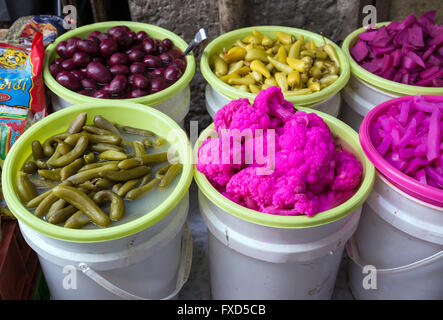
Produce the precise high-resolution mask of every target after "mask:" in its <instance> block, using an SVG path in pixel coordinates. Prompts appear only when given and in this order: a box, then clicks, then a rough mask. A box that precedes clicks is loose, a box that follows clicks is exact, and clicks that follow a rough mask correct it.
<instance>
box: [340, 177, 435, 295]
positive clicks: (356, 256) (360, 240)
mask: <svg viewBox="0 0 443 320" xmlns="http://www.w3.org/2000/svg"><path fill="white" fill-rule="evenodd" d="M347 249H348V254H349V256H350V257H351V259H352V260H353V262H351V263H350V266H349V279H350V286H351V290H352V292H353V294H354V296H355V297H356V298H357V299H443V208H441V207H436V206H433V205H429V204H427V203H425V202H422V201H420V200H417V199H415V198H413V197H411V196H409V195H408V194H406V193H404V192H402V191H401V190H399V189H398V188H396V187H395V186H393V185H392V184H391V183H389V182H388V181H387V180H386V179H385V178H384V177H383V176H381V175H380V174H377V175H376V180H375V186H374V189H373V191H372V193H371V195H370V196H369V198H368V199H367V201H366V203H365V204H364V206H363V210H362V216H361V220H360V224H359V227H358V229H357V231H356V233H355V235H354V237H353V239H352V241H350V242H349V243H348V246H347ZM367 265H372V266H374V267H375V268H376V270H377V272H376V273H375V274H374V273H371V271H368V270H369V269H368V270H365V272H366V273H363V271H364V270H363V267H364V266H367ZM369 268H370V267H369ZM371 276H372V277H373V278H372V280H371V279H370V278H369V277H371ZM365 277H366V278H365ZM374 281H375V282H374ZM364 283H365V285H364ZM365 287H366V288H365Z"/></svg>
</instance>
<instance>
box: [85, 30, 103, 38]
mask: <svg viewBox="0 0 443 320" xmlns="http://www.w3.org/2000/svg"><path fill="white" fill-rule="evenodd" d="M100 34H101V32H100V31H98V30H94V31H92V32H91V33H90V34H89V36H88V38H89V37H93V38H98V36H99V35H100Z"/></svg>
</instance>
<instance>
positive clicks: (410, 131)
mask: <svg viewBox="0 0 443 320" xmlns="http://www.w3.org/2000/svg"><path fill="white" fill-rule="evenodd" d="M416 131H417V120H416V118H412V120H411V122H409V124H408V126H407V128H406V131H405V133H404V135H403V136H402V137H401V139H400V141H399V142H398V144H397V147H398V148H404V147H406V146H407V145H408V144H409V142H410V141H411V140H412V138H413V137H414V136H415V133H416Z"/></svg>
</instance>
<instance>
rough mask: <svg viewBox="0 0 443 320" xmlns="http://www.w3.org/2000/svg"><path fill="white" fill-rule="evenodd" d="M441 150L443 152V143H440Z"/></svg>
mask: <svg viewBox="0 0 443 320" xmlns="http://www.w3.org/2000/svg"><path fill="white" fill-rule="evenodd" d="M440 150H443V142H442V143H440Z"/></svg>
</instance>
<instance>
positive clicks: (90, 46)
mask: <svg viewBox="0 0 443 320" xmlns="http://www.w3.org/2000/svg"><path fill="white" fill-rule="evenodd" d="M77 48H78V50H80V51H83V52H85V53H87V54H89V55H90V56H96V55H97V54H98V44H97V42H95V41H92V40H78V41H77Z"/></svg>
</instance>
